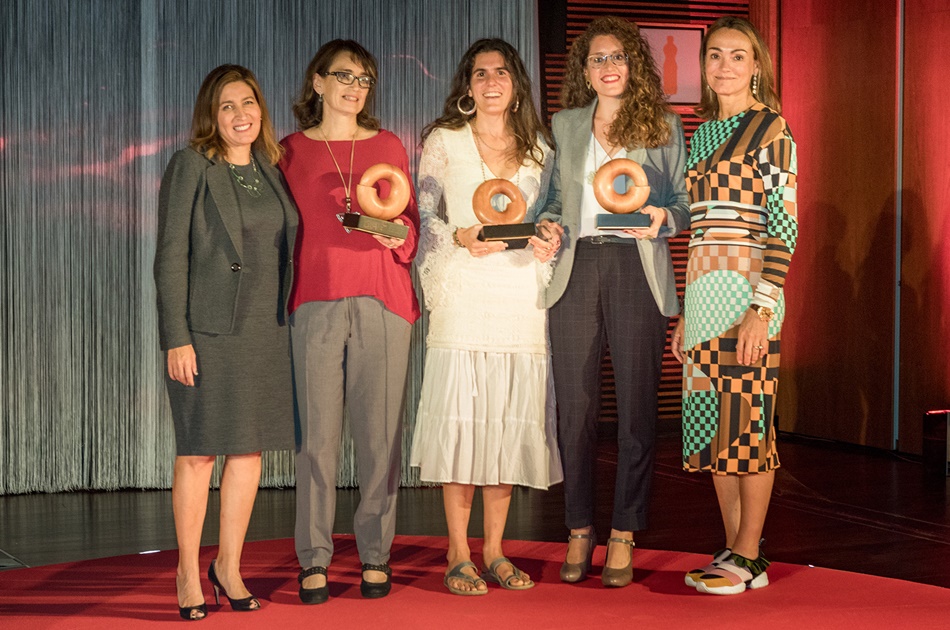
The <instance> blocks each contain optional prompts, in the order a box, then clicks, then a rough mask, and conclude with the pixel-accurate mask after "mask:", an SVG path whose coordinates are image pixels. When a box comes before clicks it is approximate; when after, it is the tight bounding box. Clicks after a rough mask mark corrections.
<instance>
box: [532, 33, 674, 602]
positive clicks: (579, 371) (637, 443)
mask: <svg viewBox="0 0 950 630" xmlns="http://www.w3.org/2000/svg"><path fill="white" fill-rule="evenodd" d="M561 101H562V103H563V104H564V106H565V107H566V108H568V109H566V110H564V111H561V112H558V113H557V114H555V116H554V120H553V129H554V140H555V143H556V144H557V163H556V165H555V168H554V174H553V175H552V178H551V187H550V189H549V190H550V192H549V194H548V202H547V204H546V206H545V209H544V212H543V213H542V214H541V215H540V216H539V219H540V221H539V226H540V229H541V230H542V232H549V233H550V232H557V233H561V234H562V235H563V236H562V242H563V245H562V248H561V252H560V253H559V254H558V260H557V265H556V267H555V271H554V277H553V278H552V280H551V284H550V286H549V287H548V290H547V295H546V304H547V306H548V307H549V308H550V309H551V310H550V314H549V318H550V332H551V349H552V352H553V356H554V389H555V391H556V392H557V404H558V446H559V448H560V451H561V461H562V462H563V465H564V495H565V499H564V503H565V524H566V525H567V527H568V529H570V531H571V534H570V537H569V539H568V550H567V558H566V559H565V562H564V565H563V566H562V568H561V579H562V580H564V581H565V582H579V581H581V580H583V579H584V578H586V577H587V571H588V569H589V568H590V559H591V555H592V553H593V549H594V547H595V546H596V544H597V540H596V536H595V534H594V529H593V525H594V523H593V520H594V505H593V497H594V490H593V477H594V470H593V469H594V455H595V449H596V437H597V431H596V425H597V419H598V417H599V416H600V362H601V355H602V352H603V345H604V343H605V342H606V343H607V344H608V345H609V347H610V357H611V360H612V362H613V367H614V373H615V375H616V387H617V415H618V419H617V447H618V452H617V475H616V484H615V490H614V505H613V517H612V521H611V532H610V537H609V539H608V544H607V559H606V566H605V567H604V570H603V572H602V573H601V580H602V581H603V583H604V585H605V586H626V585H627V584H629V583H630V581H631V580H632V577H633V562H632V556H633V532H634V531H635V530H639V529H643V528H645V527H646V525H647V507H648V505H649V499H650V483H651V478H652V474H653V457H654V456H653V445H654V438H655V434H656V420H657V396H656V394H657V389H658V387H659V381H660V365H661V361H662V357H663V349H664V346H665V343H666V328H667V318H668V317H670V316H672V315H675V314H676V313H677V312H679V308H678V303H677V298H676V286H675V283H674V278H673V262H672V259H671V257H670V249H669V245H668V239H669V238H670V237H671V236H674V235H675V234H676V233H677V232H679V231H681V230H683V229H685V228H687V227H689V210H688V207H687V201H686V184H685V177H684V168H685V164H686V149H685V146H684V141H683V127H682V123H681V122H680V120H679V117H677V116H676V115H675V114H673V113H672V112H671V111H670V110H669V107H668V106H667V104H666V99H665V96H664V94H663V90H662V88H661V87H660V79H659V76H657V73H656V70H655V68H654V65H653V58H652V57H651V55H650V49H649V46H648V45H647V43H646V41H645V40H644V39H643V38H642V37H641V35H640V32H639V30H638V29H637V26H636V25H635V24H633V23H632V22H628V21H626V20H621V19H618V18H612V17H606V18H599V19H597V20H595V21H594V22H592V23H591V24H590V26H589V27H588V28H587V30H586V31H585V32H584V33H583V34H581V35H580V37H578V38H577V40H575V42H574V44H573V46H572V47H571V51H570V54H569V55H568V63H567V74H566V77H565V82H564V88H563V90H562V93H561ZM616 158H629V159H631V160H634V161H635V162H638V163H639V164H640V165H641V166H642V167H643V170H644V171H645V173H646V177H647V180H648V182H649V185H650V195H649V197H648V199H647V200H646V204H645V205H644V206H643V207H642V208H641V209H640V210H639V211H640V212H641V213H642V214H645V215H648V216H649V217H650V220H651V225H650V226H649V227H645V228H638V229H632V230H625V231H623V232H620V233H617V232H598V230H597V228H596V225H597V223H596V222H597V219H596V217H597V215H601V214H604V213H605V210H604V208H603V207H601V205H600V203H599V202H598V201H597V198H596V197H595V195H594V191H593V185H592V184H593V181H594V173H595V172H596V171H597V170H598V168H599V167H601V166H603V165H604V164H605V163H607V162H609V161H610V160H613V159H616Z"/></svg>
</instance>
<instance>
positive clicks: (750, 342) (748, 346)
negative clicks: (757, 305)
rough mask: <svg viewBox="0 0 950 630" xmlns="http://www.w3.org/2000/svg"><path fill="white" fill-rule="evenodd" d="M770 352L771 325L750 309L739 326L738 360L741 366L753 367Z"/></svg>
mask: <svg viewBox="0 0 950 630" xmlns="http://www.w3.org/2000/svg"><path fill="white" fill-rule="evenodd" d="M768 351H769V323H768V322H767V321H763V320H761V319H759V314H758V313H756V312H755V311H753V310H751V309H749V310H747V311H746V312H745V316H744V317H743V318H742V322H740V324H739V340H738V343H737V344H736V360H737V361H738V362H739V365H752V364H753V363H755V362H756V361H758V360H760V359H761V358H762V357H764V356H765V355H766V354H767V353H768Z"/></svg>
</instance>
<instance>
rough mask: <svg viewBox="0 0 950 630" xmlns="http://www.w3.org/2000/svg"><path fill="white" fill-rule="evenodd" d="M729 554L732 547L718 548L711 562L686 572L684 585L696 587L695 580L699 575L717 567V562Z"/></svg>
mask: <svg viewBox="0 0 950 630" xmlns="http://www.w3.org/2000/svg"><path fill="white" fill-rule="evenodd" d="M730 555H732V549H729V548H728V547H727V548H725V549H720V550H719V551H717V552H716V553H714V554H713V559H712V562H710V563H709V564H707V565H706V566H704V567H703V568H701V569H693V570H692V571H690V572H689V573H687V574H686V586H690V587H692V588H696V584H697V580H698V579H699V578H700V576H703V575H705V574H706V573H709V572H710V571H712V570H713V569H717V568H719V564H720V563H721V562H722V561H723V560H725V559H726V558H728V557H729V556H730Z"/></svg>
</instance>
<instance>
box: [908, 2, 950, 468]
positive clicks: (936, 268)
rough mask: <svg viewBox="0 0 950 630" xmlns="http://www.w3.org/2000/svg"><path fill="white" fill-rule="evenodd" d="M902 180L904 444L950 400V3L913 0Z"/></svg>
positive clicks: (915, 442) (912, 445)
mask: <svg viewBox="0 0 950 630" xmlns="http://www.w3.org/2000/svg"><path fill="white" fill-rule="evenodd" d="M904 7H905V9H904V10H905V20H904V26H905V30H904V42H905V45H904V143H903V146H902V151H903V156H904V173H903V180H902V181H901V188H902V191H903V212H902V217H903V218H902V221H901V304H900V321H901V351H900V389H899V392H900V430H899V435H898V437H899V440H900V445H899V446H900V450H902V451H908V452H914V453H917V452H920V447H921V417H922V415H923V413H924V412H925V411H927V410H930V409H947V408H950V150H948V147H947V138H948V137H950V115H948V113H947V104H948V103H950V80H948V77H950V62H948V61H947V40H948V38H950V4H948V3H947V2H946V0H906V1H905V3H904Z"/></svg>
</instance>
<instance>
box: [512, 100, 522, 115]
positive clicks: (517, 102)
mask: <svg viewBox="0 0 950 630" xmlns="http://www.w3.org/2000/svg"><path fill="white" fill-rule="evenodd" d="M519 107H521V101H520V100H517V101H515V104H514V106H513V107H512V108H511V113H512V114H517V113H518V108H519Z"/></svg>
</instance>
